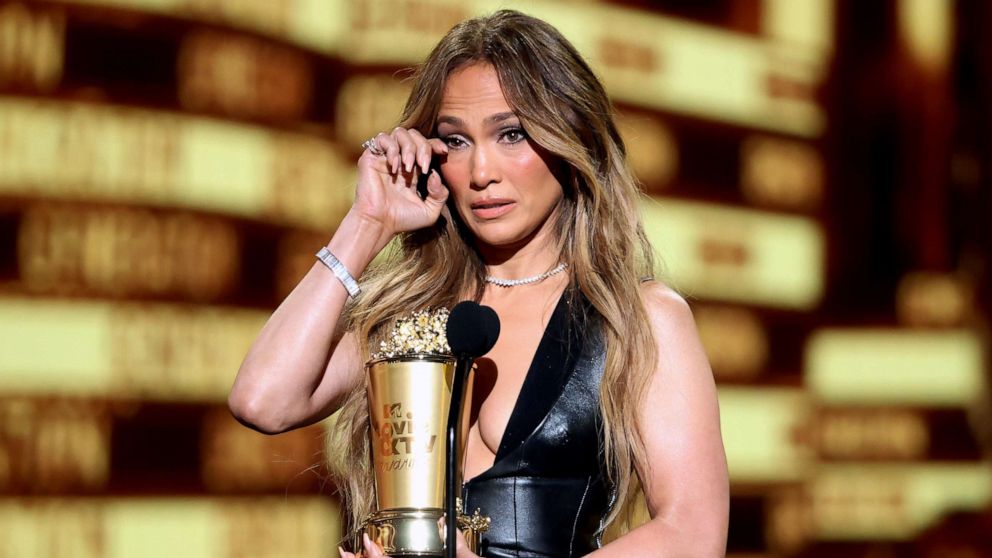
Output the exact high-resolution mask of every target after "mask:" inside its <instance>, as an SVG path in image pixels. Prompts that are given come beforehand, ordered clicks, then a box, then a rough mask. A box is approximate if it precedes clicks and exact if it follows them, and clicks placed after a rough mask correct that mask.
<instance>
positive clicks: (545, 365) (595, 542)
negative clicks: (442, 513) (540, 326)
mask: <svg viewBox="0 0 992 558" xmlns="http://www.w3.org/2000/svg"><path fill="white" fill-rule="evenodd" d="M592 315H593V311H592V310H591V308H590V307H589V305H588V304H586V303H585V302H584V301H583V300H582V299H580V298H575V297H569V296H568V295H563V296H562V299H561V300H560V301H559V303H558V305H557V307H556V308H555V311H554V313H553V314H552V318H551V320H550V321H549V322H548V326H547V329H546V330H545V332H544V336H543V337H542V339H541V342H540V344H539V345H538V348H537V352H536V353H535V356H534V361H533V362H532V363H531V367H530V369H529V370H528V372H527V376H526V378H525V380H524V384H523V386H522V387H521V390H520V395H519V396H518V398H517V402H516V404H515V405H514V409H513V411H512V413H511V415H510V419H509V422H508V424H507V427H506V431H505V432H504V434H503V439H502V440H501V441H500V447H499V450H498V451H497V453H496V460H495V462H494V464H493V466H492V467H491V468H490V469H488V470H486V471H484V472H483V473H481V474H480V475H478V476H477V477H475V478H473V479H471V480H469V481H468V482H466V483H465V485H464V487H463V492H462V498H463V501H464V502H465V509H466V511H468V512H469V513H471V512H473V511H474V510H475V509H479V510H480V511H481V512H482V514H483V515H487V516H489V517H490V518H491V519H492V527H491V528H490V530H489V532H488V533H486V534H485V535H484V536H483V544H482V548H481V554H482V555H483V556H485V557H490V558H503V557H510V556H514V557H534V558H537V557H541V558H544V557H552V556H553V557H572V556H582V555H584V554H587V553H589V552H592V551H593V550H595V549H596V548H598V547H599V546H600V542H599V538H598V537H599V535H598V533H599V530H600V527H601V522H602V520H603V518H604V517H605V516H606V515H607V513H608V511H609V507H610V503H611V499H612V495H611V494H610V491H609V488H608V487H607V484H606V481H605V468H604V465H603V464H602V462H601V416H600V411H599V384H600V379H601V378H602V375H603V368H604V364H605V360H606V351H605V347H604V345H603V341H602V336H601V334H600V333H599V331H600V330H599V327H597V325H598V324H596V323H595V320H594V319H593V318H591V317H590V316H592Z"/></svg>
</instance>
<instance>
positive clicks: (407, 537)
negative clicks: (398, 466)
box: [351, 508, 489, 558]
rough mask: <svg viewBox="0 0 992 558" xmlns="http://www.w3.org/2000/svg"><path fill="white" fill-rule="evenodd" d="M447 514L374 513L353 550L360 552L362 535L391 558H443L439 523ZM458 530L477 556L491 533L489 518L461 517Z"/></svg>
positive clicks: (431, 510)
mask: <svg viewBox="0 0 992 558" xmlns="http://www.w3.org/2000/svg"><path fill="white" fill-rule="evenodd" d="M442 517H444V510H441V509H435V508H406V509H404V508H399V509H389V510H382V511H377V512H373V513H372V514H370V515H369V517H368V518H367V519H366V520H365V522H364V523H363V524H362V526H361V527H359V528H358V530H357V531H355V533H354V535H353V536H352V540H351V548H352V549H354V550H361V548H362V535H363V534H367V535H368V536H369V538H370V539H372V541H373V542H376V543H378V544H379V546H381V547H382V548H383V550H385V552H386V554H388V555H389V556H390V557H391V558H407V557H410V558H413V557H428V556H431V557H442V556H444V536H443V533H442V532H441V528H440V526H439V525H438V522H439V521H440V520H441V518H442ZM458 528H459V529H460V530H461V531H462V533H463V534H464V535H465V542H466V543H468V547H469V549H470V550H471V551H472V552H476V553H478V550H479V544H480V543H481V540H482V533H484V532H486V531H488V530H489V518H488V517H482V516H481V515H479V511H478V510H476V512H475V513H474V514H473V515H471V516H466V515H462V514H459V515H458Z"/></svg>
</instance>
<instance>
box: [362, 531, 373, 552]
mask: <svg viewBox="0 0 992 558" xmlns="http://www.w3.org/2000/svg"><path fill="white" fill-rule="evenodd" d="M362 544H364V545H365V548H368V549H371V548H372V539H370V538H369V534H368V533H362Z"/></svg>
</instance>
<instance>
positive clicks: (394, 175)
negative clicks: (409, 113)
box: [352, 127, 448, 234]
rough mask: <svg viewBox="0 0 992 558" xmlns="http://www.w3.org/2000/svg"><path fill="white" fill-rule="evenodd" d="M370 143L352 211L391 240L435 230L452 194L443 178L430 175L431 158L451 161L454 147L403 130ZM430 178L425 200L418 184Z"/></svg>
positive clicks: (359, 163) (362, 165) (360, 168)
mask: <svg viewBox="0 0 992 558" xmlns="http://www.w3.org/2000/svg"><path fill="white" fill-rule="evenodd" d="M370 143H371V147H369V148H367V149H366V150H365V152H364V153H362V156H361V158H360V159H359V160H358V187H357V189H356V191H355V202H354V205H353V206H352V210H353V211H355V212H357V213H358V214H359V215H360V216H362V217H364V218H366V219H369V220H371V221H374V222H376V223H379V224H381V225H382V226H383V227H384V228H385V230H386V231H387V232H388V233H390V234H396V233H401V232H407V231H413V230H416V229H421V228H424V227H427V226H430V225H432V224H434V222H436V221H437V219H438V216H439V215H440V214H441V209H442V208H443V207H444V202H445V201H446V200H447V199H448V189H447V188H446V187H445V186H444V184H443V183H442V182H441V177H440V175H439V174H438V173H437V172H436V171H432V170H430V165H431V158H432V157H434V156H446V155H447V153H448V146H447V145H445V143H444V142H442V141H441V140H439V139H437V138H432V139H427V138H425V137H424V136H423V135H422V134H421V133H420V132H418V131H417V130H414V129H407V128H399V127H397V128H395V129H393V131H392V132H389V133H388V134H387V133H385V132H383V133H380V134H377V135H376V136H375V137H374V138H373V139H372V140H370ZM427 172H430V176H429V177H428V179H427V197H426V198H425V199H421V198H420V195H419V194H418V192H417V178H418V177H419V176H420V175H421V174H422V173H427Z"/></svg>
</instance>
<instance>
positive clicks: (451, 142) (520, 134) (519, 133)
mask: <svg viewBox="0 0 992 558" xmlns="http://www.w3.org/2000/svg"><path fill="white" fill-rule="evenodd" d="M513 135H515V136H516V137H517V139H510V138H509V137H508V136H513ZM499 139H500V140H505V141H506V142H507V143H508V144H510V145H514V144H517V143H520V142H522V141H524V140H526V139H527V132H525V131H524V129H523V128H505V129H503V130H500V132H499ZM441 141H443V142H444V143H445V144H446V145H447V146H448V147H452V148H454V149H459V148H460V147H463V145H461V144H464V143H465V140H463V139H462V138H460V137H458V136H457V135H450V136H444V137H442V138H441ZM456 143H457V144H459V145H456Z"/></svg>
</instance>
